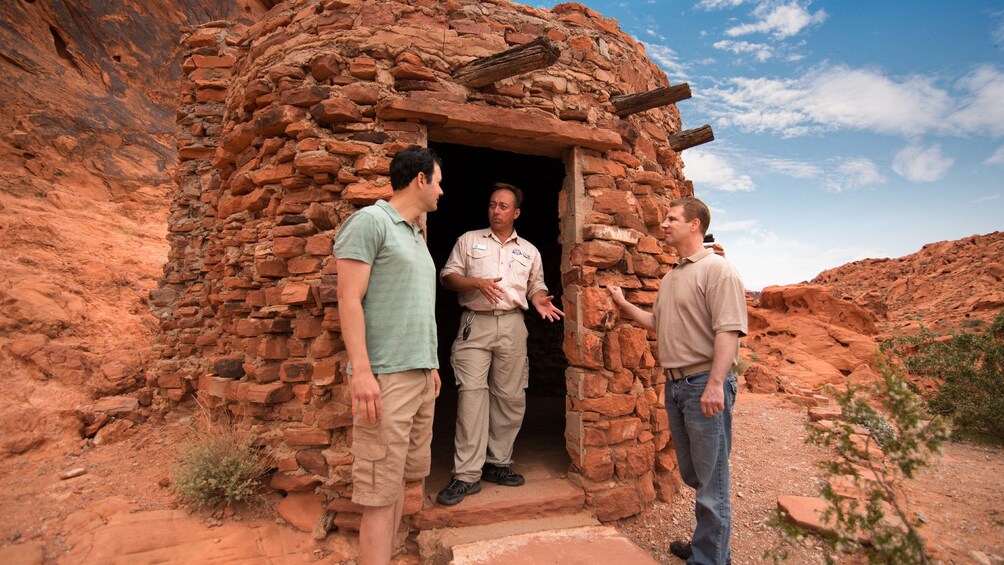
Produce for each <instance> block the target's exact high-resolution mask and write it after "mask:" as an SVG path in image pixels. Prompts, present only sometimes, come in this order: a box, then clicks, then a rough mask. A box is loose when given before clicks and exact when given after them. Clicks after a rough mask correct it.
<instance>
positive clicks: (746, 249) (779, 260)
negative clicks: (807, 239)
mask: <svg viewBox="0 0 1004 565" xmlns="http://www.w3.org/2000/svg"><path fill="white" fill-rule="evenodd" d="M711 231H712V232H713V233H714V234H715V240H717V241H718V242H719V243H721V244H722V245H723V246H724V247H725V254H726V257H727V258H728V259H729V262H731V263H732V264H733V265H734V266H735V268H736V270H737V271H738V272H739V276H740V277H741V278H742V279H743V283H744V284H745V285H746V288H748V289H750V290H762V289H763V288H764V287H766V286H770V285H785V284H795V283H799V282H802V281H809V280H812V279H814V278H815V277H816V275H818V274H819V273H821V272H823V271H825V270H827V269H832V268H833V267H834V266H837V265H843V264H845V263H850V262H851V261H858V260H861V259H865V258H868V257H883V256H886V255H884V254H883V253H882V252H881V251H880V250H877V249H872V248H863V247H828V248H820V247H818V246H816V245H813V244H809V243H804V240H803V238H800V237H787V236H783V235H781V234H778V233H776V232H774V231H771V230H769V229H767V228H765V227H764V226H763V225H762V224H761V223H760V222H759V221H757V220H737V221H731V222H725V223H722V224H716V223H715V219H714V217H712V219H711Z"/></svg>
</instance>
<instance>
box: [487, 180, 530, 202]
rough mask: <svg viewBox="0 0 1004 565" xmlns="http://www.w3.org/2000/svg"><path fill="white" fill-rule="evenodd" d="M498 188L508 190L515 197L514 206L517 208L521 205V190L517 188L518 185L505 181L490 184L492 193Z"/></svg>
mask: <svg viewBox="0 0 1004 565" xmlns="http://www.w3.org/2000/svg"><path fill="white" fill-rule="evenodd" d="M499 190H508V191H509V192H511V193H512V195H513V196H514V197H515V198H516V207H517V208H519V207H520V206H522V205H523V191H522V190H520V189H519V187H518V186H516V185H514V184H509V183H507V182H497V183H495V184H493V185H492V194H495V193H496V192H498V191H499Z"/></svg>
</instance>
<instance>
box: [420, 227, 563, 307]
mask: <svg viewBox="0 0 1004 565" xmlns="http://www.w3.org/2000/svg"><path fill="white" fill-rule="evenodd" d="M450 273H456V274H459V275H461V276H464V277H475V278H486V279H494V278H496V277H502V280H501V281H499V283H498V285H499V286H500V287H502V290H503V294H504V296H503V298H502V301H501V302H499V303H498V304H492V303H491V302H489V301H488V299H487V298H485V297H484V296H483V295H482V294H481V293H480V292H478V291H477V290H471V291H468V292H461V293H459V300H460V305H461V306H463V307H464V308H467V309H469V310H476V311H479V312H484V311H487V310H511V309H513V308H520V309H522V310H526V309H527V308H528V307H529V304H528V302H527V298H528V297H530V296H533V294H534V293H535V292H537V291H538V290H543V291H544V292H547V287H546V286H545V285H544V267H543V264H542V263H541V261H540V253H539V252H538V251H537V248H536V247H534V246H533V244H532V243H530V242H529V241H527V240H525V239H522V238H520V237H518V236H517V235H516V231H515V230H513V232H512V234H511V235H510V236H509V238H508V239H506V240H505V241H504V242H503V241H499V239H498V238H497V237H495V234H494V233H492V230H491V229H490V228H489V229H483V230H473V231H469V232H467V233H465V234H464V235H462V236H460V237H459V238H458V239H457V243H456V245H454V246H453V251H452V252H450V257H449V259H447V260H446V265H445V266H444V267H443V270H442V271H440V272H439V278H440V279H442V278H443V277H444V276H446V275H448V274H450Z"/></svg>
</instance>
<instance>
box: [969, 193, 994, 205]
mask: <svg viewBox="0 0 1004 565" xmlns="http://www.w3.org/2000/svg"><path fill="white" fill-rule="evenodd" d="M1000 197H1001V195H1000V194H988V195H986V196H980V197H979V198H977V199H976V200H973V201H972V203H973V204H983V203H984V202H992V201H994V200H998V199H1000Z"/></svg>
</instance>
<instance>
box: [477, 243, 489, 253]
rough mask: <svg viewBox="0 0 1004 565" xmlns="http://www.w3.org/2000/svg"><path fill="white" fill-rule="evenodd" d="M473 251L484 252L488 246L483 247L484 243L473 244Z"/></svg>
mask: <svg viewBox="0 0 1004 565" xmlns="http://www.w3.org/2000/svg"><path fill="white" fill-rule="evenodd" d="M474 249H477V250H478V251H486V250H487V249H488V246H487V245H485V244H484V243H475V244H474Z"/></svg>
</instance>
